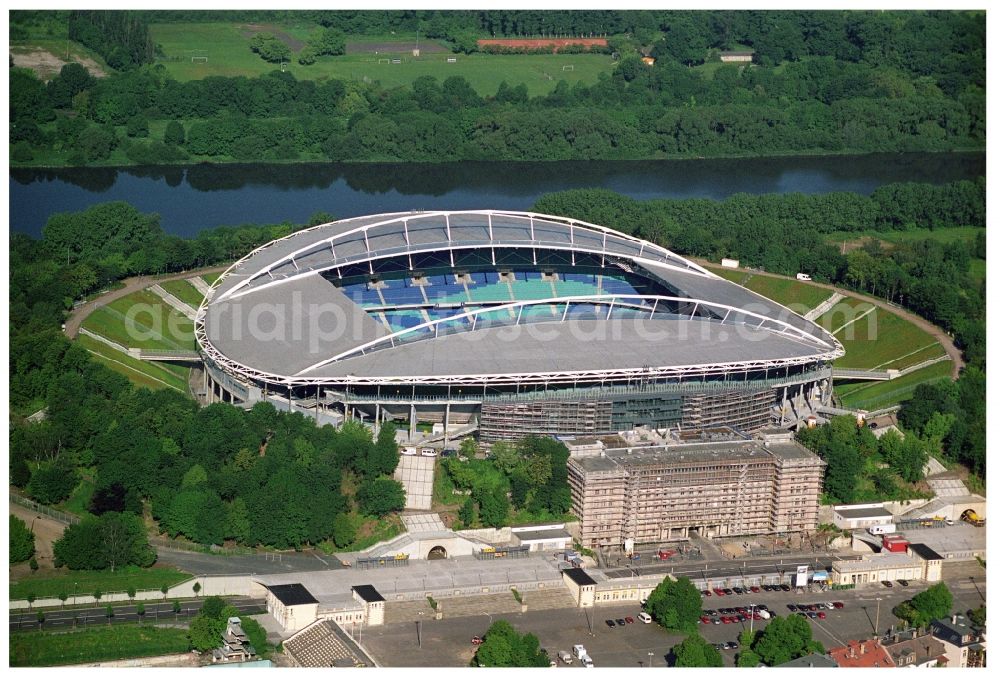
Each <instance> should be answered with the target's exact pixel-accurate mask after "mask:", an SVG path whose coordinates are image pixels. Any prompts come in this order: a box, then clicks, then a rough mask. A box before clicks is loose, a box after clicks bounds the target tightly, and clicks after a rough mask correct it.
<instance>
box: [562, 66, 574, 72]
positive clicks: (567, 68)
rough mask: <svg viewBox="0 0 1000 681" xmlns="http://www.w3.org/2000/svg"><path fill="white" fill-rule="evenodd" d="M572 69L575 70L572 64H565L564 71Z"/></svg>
mask: <svg viewBox="0 0 1000 681" xmlns="http://www.w3.org/2000/svg"><path fill="white" fill-rule="evenodd" d="M572 70H573V65H572V64H566V65H565V66H563V71H572Z"/></svg>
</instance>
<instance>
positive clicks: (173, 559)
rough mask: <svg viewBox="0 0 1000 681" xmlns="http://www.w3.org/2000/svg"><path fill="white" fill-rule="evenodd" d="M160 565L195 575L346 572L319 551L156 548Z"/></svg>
mask: <svg viewBox="0 0 1000 681" xmlns="http://www.w3.org/2000/svg"><path fill="white" fill-rule="evenodd" d="M154 548H155V549H156V554H157V562H158V563H161V564H164V565H172V566H174V567H176V568H179V569H181V570H184V571H185V572H190V573H191V574H193V575H249V574H276V573H281V572H303V571H316V570H342V569H345V568H344V567H343V566H342V565H341V564H340V560H339V559H337V558H336V557H335V556H328V555H325V554H322V553H319V552H317V551H297V552H287V553H255V554H249V555H245V556H220V555H214V554H211V553H198V552H196V551H181V550H179V549H168V548H164V547H162V546H155V547H154Z"/></svg>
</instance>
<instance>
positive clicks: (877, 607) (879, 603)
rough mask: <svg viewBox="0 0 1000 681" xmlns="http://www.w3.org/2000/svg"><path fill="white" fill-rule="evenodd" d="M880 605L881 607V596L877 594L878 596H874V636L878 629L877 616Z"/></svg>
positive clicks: (876, 634)
mask: <svg viewBox="0 0 1000 681" xmlns="http://www.w3.org/2000/svg"><path fill="white" fill-rule="evenodd" d="M881 607H882V597H881V596H879V597H876V598H875V636H876V637H877V636H878V631H879V629H878V616H879V610H880V609H881Z"/></svg>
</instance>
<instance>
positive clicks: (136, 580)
mask: <svg viewBox="0 0 1000 681" xmlns="http://www.w3.org/2000/svg"><path fill="white" fill-rule="evenodd" d="M190 578H191V575H190V574H188V573H187V572H182V571H180V570H177V569H175V568H166V567H151V568H138V567H133V566H128V567H124V568H119V569H118V570H115V571H114V572H111V571H110V570H68V569H66V568H50V569H45V568H43V569H40V570H38V571H37V572H33V573H31V574H30V575H25V576H24V577H21V578H19V579H17V580H16V581H11V582H10V598H12V599H20V598H27V597H28V596H32V595H33V596H34V597H35V598H59V597H60V596H63V595H65V596H70V597H72V596H73V595H79V596H85V595H93V593H94V592H95V591H97V590H100V592H101V593H102V594H108V593H112V592H124V591H128V589H129V587H133V588H135V590H136V591H143V590H148V589H160V588H162V587H164V586H173V585H175V584H179V583H180V582H183V581H185V580H187V579H190Z"/></svg>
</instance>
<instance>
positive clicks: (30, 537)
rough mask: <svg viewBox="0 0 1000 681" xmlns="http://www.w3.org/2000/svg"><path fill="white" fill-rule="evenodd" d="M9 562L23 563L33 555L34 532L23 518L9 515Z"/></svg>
mask: <svg viewBox="0 0 1000 681" xmlns="http://www.w3.org/2000/svg"><path fill="white" fill-rule="evenodd" d="M9 546H10V564H11V565H13V564H14V563H23V562H24V561H26V560H28V559H29V558H31V557H32V556H33V555H35V534H34V532H32V531H31V530H29V529H28V526H27V525H26V524H25V523H24V521H23V520H21V519H20V518H18V517H16V516H13V515H12V516H11V517H10V538H9Z"/></svg>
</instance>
